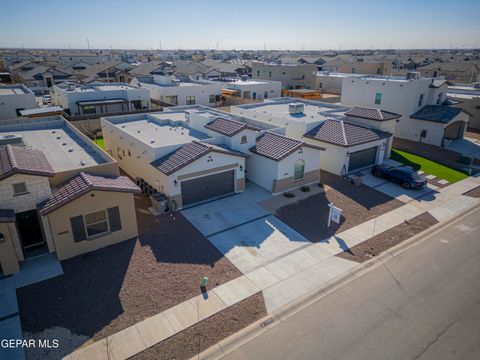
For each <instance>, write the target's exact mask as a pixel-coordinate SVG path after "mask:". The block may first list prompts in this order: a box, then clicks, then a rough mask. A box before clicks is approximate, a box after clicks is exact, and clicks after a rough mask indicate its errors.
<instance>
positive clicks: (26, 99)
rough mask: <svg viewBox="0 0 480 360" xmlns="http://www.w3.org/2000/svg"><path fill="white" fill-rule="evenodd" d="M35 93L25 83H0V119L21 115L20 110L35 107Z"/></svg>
mask: <svg viewBox="0 0 480 360" xmlns="http://www.w3.org/2000/svg"><path fill="white" fill-rule="evenodd" d="M37 107H38V104H37V101H36V100H35V94H34V93H33V91H32V90H30V89H29V88H27V87H26V86H25V85H21V84H15V85H4V86H2V85H0V120H3V119H13V118H15V117H17V116H21V114H20V111H22V110H26V109H33V108H37Z"/></svg>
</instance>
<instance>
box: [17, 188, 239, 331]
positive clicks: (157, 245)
mask: <svg viewBox="0 0 480 360" xmlns="http://www.w3.org/2000/svg"><path fill="white" fill-rule="evenodd" d="M135 202H136V205H137V220H138V225H139V232H140V237H139V239H131V240H127V241H124V242H122V243H120V244H116V245H112V246H109V247H106V248H103V249H100V250H97V251H95V252H92V253H89V254H85V255H81V256H77V257H75V258H72V259H69V260H66V261H63V262H62V266H63V269H64V272H65V273H64V275H62V276H59V277H56V278H53V279H50V280H47V281H43V282H40V283H38V284H34V285H31V286H28V287H25V288H21V289H19V290H18V301H19V307H20V315H21V319H22V327H23V330H24V331H25V332H30V333H38V332H41V331H42V330H44V329H49V328H52V327H61V328H66V329H69V330H70V331H71V332H72V333H73V334H76V335H82V336H87V337H88V338H93V339H94V340H99V339H101V338H104V337H106V336H108V335H111V334H113V333H115V332H117V331H119V330H122V329H124V328H126V327H128V326H130V325H132V324H134V323H136V322H138V321H141V320H143V319H144V318H146V317H149V316H152V315H155V314H157V313H158V312H161V311H163V310H165V309H167V308H169V307H171V306H173V305H176V304H178V303H181V302H183V301H185V300H187V299H189V298H192V297H194V296H195V295H198V294H199V293H200V292H199V281H200V279H201V278H202V277H203V276H208V277H209V279H210V284H211V286H212V287H214V286H215V285H216V284H222V283H225V282H227V281H230V280H232V279H234V278H236V277H238V276H240V275H241V273H240V271H238V270H237V269H236V268H235V267H234V266H233V265H232V263H230V261H229V260H228V259H226V258H225V257H223V256H222V254H221V253H220V252H218V251H217V250H216V249H215V247H214V246H213V245H211V244H210V242H209V241H208V240H207V239H206V238H204V236H203V235H202V234H201V233H200V232H198V231H197V230H196V229H195V228H194V227H193V226H192V225H191V224H190V223H189V222H188V221H187V220H186V219H185V218H184V217H183V216H182V215H181V214H179V213H177V214H176V215H175V219H173V218H171V217H170V216H168V215H161V216H159V217H156V218H154V217H153V216H151V215H148V212H147V211H146V209H145V208H146V206H147V204H148V201H147V200H146V199H145V198H143V197H141V196H136V199H135Z"/></svg>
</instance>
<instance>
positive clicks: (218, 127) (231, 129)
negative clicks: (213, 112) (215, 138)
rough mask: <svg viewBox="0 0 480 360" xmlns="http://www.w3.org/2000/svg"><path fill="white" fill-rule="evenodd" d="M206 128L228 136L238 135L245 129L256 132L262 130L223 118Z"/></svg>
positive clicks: (212, 122) (210, 123)
mask: <svg viewBox="0 0 480 360" xmlns="http://www.w3.org/2000/svg"><path fill="white" fill-rule="evenodd" d="M205 127H206V128H207V129H210V130H213V131H215V132H218V133H220V134H223V135H226V136H234V135H236V134H238V133H239V132H240V131H242V130H243V129H250V130H255V131H258V130H260V129H259V128H256V127H254V126H250V125H248V124H246V123H243V122H241V121H237V120H232V119H222V118H219V119H215V120H213V121H211V122H209V123H208V124H207V125H205Z"/></svg>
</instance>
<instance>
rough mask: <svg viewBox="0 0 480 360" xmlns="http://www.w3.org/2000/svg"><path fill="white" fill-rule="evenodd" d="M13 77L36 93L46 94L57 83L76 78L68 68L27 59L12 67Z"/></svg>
mask: <svg viewBox="0 0 480 360" xmlns="http://www.w3.org/2000/svg"><path fill="white" fill-rule="evenodd" d="M10 71H11V76H12V79H13V80H15V81H16V82H20V83H22V84H24V85H25V86H27V87H28V88H30V89H31V90H32V91H33V92H34V93H35V94H44V93H47V92H49V91H50V89H51V88H52V87H53V86H54V85H56V84H60V83H62V82H65V81H69V80H71V81H73V80H75V78H74V77H73V75H72V73H71V72H69V71H68V70H63V69H59V68H52V67H49V66H47V65H44V64H42V63H36V62H32V61H25V62H23V63H20V64H17V65H14V66H12V67H11V68H10Z"/></svg>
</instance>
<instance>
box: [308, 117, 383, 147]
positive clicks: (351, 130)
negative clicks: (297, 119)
mask: <svg viewBox="0 0 480 360" xmlns="http://www.w3.org/2000/svg"><path fill="white" fill-rule="evenodd" d="M304 136H305V137H307V138H310V139H315V140H318V141H321V142H326V143H330V144H334V145H340V146H345V147H349V146H353V145H360V144H364V143H367V142H371V141H375V140H380V139H383V138H387V137H390V136H392V135H391V134H389V133H386V132H383V131H379V130H375V129H371V128H367V127H365V126H361V125H356V124H352V123H349V122H346V121H343V120H337V119H335V120H334V119H328V120H326V121H324V122H322V123H321V124H320V125H318V126H316V127H314V128H313V129H312V130H310V131H309V132H307V133H306V134H305V135H304Z"/></svg>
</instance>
